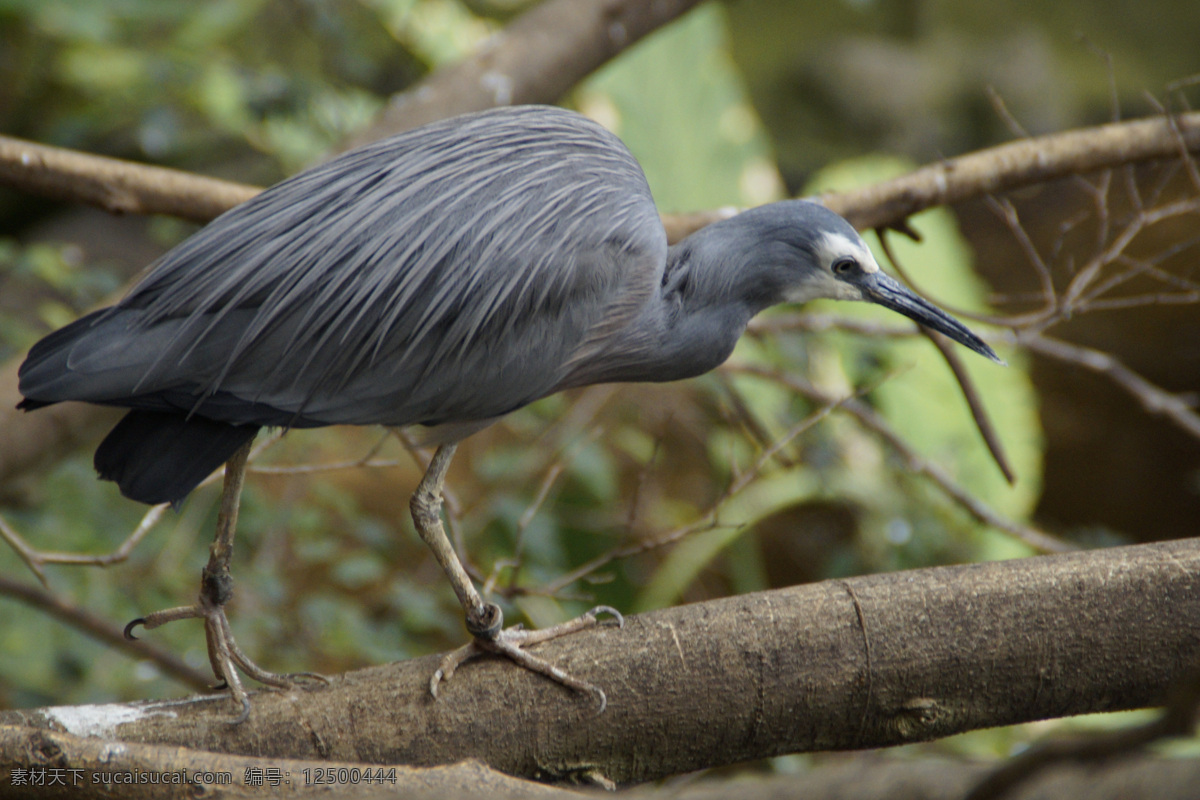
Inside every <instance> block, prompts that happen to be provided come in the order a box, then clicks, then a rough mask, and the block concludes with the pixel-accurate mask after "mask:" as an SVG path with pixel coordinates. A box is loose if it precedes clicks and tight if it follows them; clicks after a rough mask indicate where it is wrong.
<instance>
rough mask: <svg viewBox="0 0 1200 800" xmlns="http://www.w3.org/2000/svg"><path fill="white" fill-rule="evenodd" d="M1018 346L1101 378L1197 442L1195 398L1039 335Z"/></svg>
mask: <svg viewBox="0 0 1200 800" xmlns="http://www.w3.org/2000/svg"><path fill="white" fill-rule="evenodd" d="M1017 343H1018V344H1021V345H1022V346H1024V347H1027V348H1029V349H1030V350H1031V351H1033V352H1034V353H1037V354H1039V355H1043V356H1047V357H1049V358H1054V359H1057V360H1059V361H1063V362H1066V363H1070V364H1075V365H1077V366H1080V367H1083V368H1084V369H1087V370H1090V371H1092V372H1095V373H1097V374H1100V375H1104V376H1105V377H1107V378H1108V379H1109V380H1111V381H1112V382H1113V383H1115V384H1116V385H1117V386H1120V387H1121V388H1122V389H1124V390H1125V391H1126V392H1128V393H1129V394H1130V395H1132V396H1133V398H1134V399H1136V400H1137V401H1138V403H1140V404H1141V406H1142V408H1143V409H1145V411H1146V412H1147V413H1149V414H1155V415H1159V416H1163V417H1166V418H1167V419H1169V420H1171V421H1172V422H1174V423H1175V424H1176V425H1178V426H1179V427H1180V428H1182V429H1183V430H1185V431H1187V432H1188V433H1189V434H1190V435H1192V436H1194V437H1196V438H1198V439H1200V414H1197V413H1196V409H1195V406H1196V401H1195V398H1193V397H1189V396H1186V395H1178V394H1172V393H1170V392H1168V391H1166V390H1164V389H1162V388H1160V387H1158V386H1155V385H1154V384H1153V383H1151V382H1150V381H1148V380H1146V379H1145V378H1143V377H1142V376H1141V375H1139V374H1138V373H1137V372H1135V371H1133V370H1132V369H1130V368H1129V367H1127V366H1126V365H1125V364H1123V363H1122V362H1121V360H1120V359H1118V358H1117V357H1116V356H1113V355H1110V354H1108V353H1105V352H1103V351H1100V350H1095V349H1092V348H1090V347H1084V346H1082V345H1077V344H1071V343H1069V342H1064V341H1062V340H1060V339H1052V338H1050V337H1048V336H1043V335H1040V334H1025V333H1021V334H1018V336H1017Z"/></svg>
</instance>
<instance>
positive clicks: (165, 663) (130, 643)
mask: <svg viewBox="0 0 1200 800" xmlns="http://www.w3.org/2000/svg"><path fill="white" fill-rule="evenodd" d="M0 594H3V595H5V596H7V597H12V598H14V599H16V600H20V601H21V602H22V603H25V604H26V605H28V606H30V607H32V608H35V609H37V610H38V611H43V612H45V613H47V614H49V615H50V616H52V617H55V618H57V619H59V620H61V621H62V622H65V623H66V624H67V625H70V626H71V627H72V628H75V629H77V630H80V631H83V632H84V633H86V634H87V635H89V636H91V637H93V638H95V639H98V640H100V641H101V642H104V643H105V644H106V645H108V646H109V647H113V648H115V649H117V650H119V651H122V652H125V653H127V654H129V655H131V656H133V657H135V658H144V659H147V660H149V661H152V662H153V663H154V664H155V665H157V666H158V668H159V669H160V670H161V671H162V672H163V674H165V675H167V676H169V677H171V678H174V679H175V680H177V681H179V682H180V683H182V684H184V685H185V686H188V687H190V688H192V689H197V690H200V691H206V690H208V689H209V684H210V683H211V676H210V675H207V674H205V673H203V672H200V671H199V670H195V669H192V668H191V667H190V666H188V665H187V663H185V662H184V661H182V660H181V659H179V658H177V657H176V656H174V655H172V654H170V653H168V652H167V651H165V650H163V649H161V648H159V647H156V646H155V645H153V644H151V643H150V642H148V641H145V640H143V639H127V638H125V635H124V633H123V629H122V627H120V626H117V625H114V624H112V623H111V622H109V621H108V620H105V619H101V618H100V617H97V616H96V615H94V614H92V613H90V612H88V611H86V610H84V609H81V608H78V607H76V606H74V605H72V604H71V603H68V602H67V601H66V600H63V599H62V598H60V597H56V596H55V595H53V594H51V593H50V592H49V591H47V590H45V589H41V588H38V587H36V586H29V585H27V584H23V583H18V582H17V581H14V580H12V579H11V578H8V577H6V576H4V575H0Z"/></svg>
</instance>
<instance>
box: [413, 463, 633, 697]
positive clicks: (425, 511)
mask: <svg viewBox="0 0 1200 800" xmlns="http://www.w3.org/2000/svg"><path fill="white" fill-rule="evenodd" d="M456 448H457V445H456V444H444V445H442V446H440V447H439V448H438V449H437V452H435V453H434V455H433V460H432V461H430V462H429V468H428V469H427V470H426V471H425V477H424V478H422V479H421V483H420V484H418V486H417V490H416V491H415V492H414V493H413V496H412V501H411V503H410V506H411V508H412V516H413V523H414V525H415V526H416V529H417V533H418V534H419V535H420V536H421V539H423V540H424V541H425V544H427V545H429V549H430V550H432V551H433V556H434V558H436V559H437V561H438V563H439V564H441V566H442V570H444V571H445V573H446V577H448V578H449V579H450V585H451V586H453V587H454V593H455V594H456V595H458V601H459V602H460V603H461V604H462V607H463V610H464V611H465V612H466V624H467V630H468V631H469V632H470V633H471V637H472V639H471V641H470V642H469V643H468V644H466V645H464V646H462V647H460V648H458V649H457V650H455V651H453V652H451V653H448V654H446V656H445V657H443V658H442V661H441V664H439V666H438V668H437V671H435V672H434V673H433V677H431V678H430V680H429V693H430V694H432V695H433V696H434V697H435V698H436V697H437V693H438V684H440V683H441V682H442V681H448V680H450V678H451V676H452V675H454V671H455V670H456V669H457V668H458V666H459V665H460V664H462V663H463V662H464V661H467V660H469V659H472V658H474V657H475V656H479V655H483V654H484V653H495V654H497V655H503V656H505V657H507V658H509V659H510V660H512V661H514V662H516V663H517V664H520V665H521V666H523V667H525V668H526V669H528V670H532V671H534V672H539V673H541V674H542V675H545V676H546V677H548V678H550V679H551V680H554V681H557V682H558V683H561V684H563V685H564V686H568V687H570V688H572V689H575V690H576V691H580V692H588V693H590V694H592V695H594V696H595V697H596V699H597V701H598V702H599V705H600V710H601V711H603V710H604V706H605V705H606V704H607V702H608V701H607V699H606V698H605V696H604V692H603V691H602V690H601V689H600V688H599V687H597V686H594V685H592V684H591V683H588V682H587V681H583V680H579V679H578V678H575V677H572V676H571V675H569V674H567V673H566V672H564V671H563V670H562V669H560V668H559V667H556V666H554V665H553V664H551V663H550V662H548V661H546V660H544V659H541V658H538V657H537V656H535V655H533V654H532V653H529V652H527V651H525V650H523V649H521V648H523V647H527V646H529V645H533V644H537V643H539V642H544V641H547V640H549V639H554V638H557V637H559V636H565V635H567V634H570V633H575V632H576V631H581V630H584V629H585V628H590V627H592V626H593V625H595V624H596V616H597V615H598V614H600V613H608V614H611V615H612V616H613V617H615V618H616V620H617V623H618V624H620V625H623V624H624V619H623V618H622V617H621V614H620V613H619V612H618V611H617V610H616V609H613V608H609V607H608V606H597V607H596V608H593V609H592V610H591V611H589V612H587V613H586V614H583V615H582V616H579V617H576V618H575V619H573V620H569V621H567V622H564V623H561V624H559V625H554V626H553V627H550V628H544V629H542V630H537V631H530V630H525V629H524V628H522V627H521V626H520V625H516V626H514V627H511V628H507V629H506V628H505V627H504V614H503V612H502V611H501V610H500V607H499V606H498V605H496V604H495V603H485V602H484V601H483V598H481V597H480V596H479V592H477V591H476V590H475V584H473V583H472V582H471V577H470V576H469V575H467V571H466V570H465V569H463V565H462V562H461V561H459V559H458V555H457V554H456V553H455V552H454V548H453V546H451V544H450V540H449V539H448V538H447V537H446V531H445V529H444V528H443V527H442V518H441V509H442V486H443V484H444V483H445V480H446V471H447V470H448V469H449V468H450V460H451V459H452V458H453V457H454V451H455V449H456Z"/></svg>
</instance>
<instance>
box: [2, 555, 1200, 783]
mask: <svg viewBox="0 0 1200 800" xmlns="http://www.w3.org/2000/svg"><path fill="white" fill-rule="evenodd" d="M1198 576H1200V541H1194V540H1188V541H1179V542H1166V543H1161V544H1155V545H1142V546H1137V547H1123V548H1113V549H1109V550H1101V551H1090V552H1084V553H1070V554H1065V555H1056V556H1041V557H1036V558H1028V559H1022V560H1015V561H1004V562H994V563H985V564H972V565H967V566H957V567H939V568H934V569H923V570H914V571H910V572H901V573H892V574H886V575H874V576H867V577H860V578H852V579H848V580H837V581H825V582H822V583H818V584H811V585H805V586H797V587H792V588H790V589H782V590H776V591H772V592H762V593H757V594H751V595H744V596H739V597H733V598H728V599H724V600H718V601H711V602H707V603H701V604H696V605H690V606H683V607H679V608H673V609H668V610H664V611H659V612H654V613H651V614H645V615H640V616H638V617H634V618H631V619H630V620H629V621H628V623H627V625H626V626H625V628H624V630H618V629H616V628H611V627H605V628H600V629H596V630H593V631H589V632H585V633H581V634H578V635H576V636H574V637H570V638H569V639H567V640H559V641H557V642H552V643H548V644H546V645H544V646H542V647H541V648H540V649H539V653H540V654H541V655H543V656H545V657H547V658H549V659H551V660H553V661H554V662H556V663H559V664H561V665H562V666H564V667H565V668H566V669H568V670H569V671H570V672H571V673H572V674H575V675H579V676H580V677H582V678H584V679H587V680H592V681H595V682H597V683H598V684H599V685H601V686H603V688H604V689H605V691H606V692H607V694H608V700H609V703H608V710H607V711H606V712H605V713H603V714H600V715H595V714H594V710H593V706H592V705H591V704H589V703H588V702H587V701H586V699H581V698H579V697H577V696H575V695H573V694H571V693H570V692H568V691H566V690H564V689H563V688H562V687H561V686H558V685H556V684H553V683H551V682H549V681H547V680H545V679H543V678H541V677H539V676H536V675H533V674H530V673H528V672H526V671H524V670H517V669H513V668H512V666H511V665H510V664H507V663H503V662H500V661H497V660H486V661H481V662H478V663H475V662H472V664H470V665H468V666H467V667H465V668H464V669H463V670H461V671H460V672H459V673H458V674H456V675H455V678H454V681H453V682H452V683H450V684H448V685H447V686H446V687H444V690H443V695H442V699H441V700H439V701H436V702H435V701H433V700H432V699H431V698H430V697H429V695H428V679H429V675H430V673H431V671H432V670H433V669H434V667H435V665H436V663H437V658H436V657H427V658H422V659H416V660H413V661H408V662H403V663H399V664H392V665H388V666H382V667H376V668H372V669H367V670H363V671H360V672H355V673H350V674H347V675H344V676H338V677H336V678H335V679H334V680H333V683H332V684H331V685H330V686H329V687H324V688H320V689H305V690H296V691H292V692H260V693H259V694H257V695H256V696H255V697H254V710H253V713H252V714H251V716H250V719H249V721H247V722H246V723H244V724H242V725H239V726H237V727H233V728H231V727H230V725H229V724H228V720H229V718H230V716H231V715H232V713H233V711H234V709H233V707H232V705H231V703H230V701H229V699H228V698H227V697H225V696H219V697H205V698H196V699H193V700H181V701H171V702H157V703H139V704H132V705H120V706H117V705H114V706H104V707H89V708H88V709H86V711H87V714H86V715H84V716H80V714H79V713H78V712H75V711H73V710H72V709H41V710H30V711H10V712H4V713H0V724H7V725H15V726H20V727H35V728H46V729H54V730H64V729H66V730H67V732H75V733H81V732H82V733H90V734H92V735H99V736H105V737H109V738H113V739H119V740H122V741H129V742H138V743H147V744H177V745H186V746H189V747H195V748H199V749H205V750H213V751H216V752H223V753H230V754H239V755H249V756H258V757H270V758H285V757H287V758H301V759H318V760H325V759H330V760H338V761H354V762H366V763H404V764H412V765H435V764H447V763H452V762H455V761H460V760H462V759H467V758H477V759H480V760H482V761H484V762H485V763H487V764H489V765H491V766H492V767H495V768H496V769H499V770H502V771H504V772H507V773H510V774H515V775H523V776H527V777H538V778H564V777H579V776H582V775H585V774H597V773H598V774H599V775H603V776H606V777H607V778H609V779H612V780H613V781H616V782H618V783H631V782H639V781H646V780H652V779H655V778H659V777H663V776H666V775H672V774H677V773H681V772H687V771H691V770H695V769H700V768H702V767H710V766H717V765H720V764H728V763H735V762H740V761H745V760H748V759H757V758H763V757H767V756H773V755H778V754H781V753H790V752H798V751H810V750H840V749H862V748H869V747H882V746H888V745H894V744H900V743H904V742H913V741H923V740H928V739H933V738H939V737H943V736H949V735H952V734H955V733H960V732H963V731H968V730H974V729H978V728H983V727H992V726H997V725H1009V724H1014V723H1018V722H1025V721H1030V720H1037V719H1045V718H1049V717H1059V716H1065V715H1071V714H1081V713H1088V712H1096V711H1114V710H1119V709H1128V708H1139V707H1144V706H1148V705H1153V704H1156V703H1158V702H1160V701H1161V699H1162V698H1163V697H1164V696H1165V693H1166V691H1167V689H1168V687H1169V686H1170V685H1171V683H1172V681H1173V680H1175V679H1176V678H1177V677H1178V676H1179V675H1181V674H1183V673H1184V672H1185V671H1186V670H1187V669H1188V668H1189V667H1190V666H1191V665H1192V664H1193V663H1194V662H1195V660H1196V658H1197V656H1198V655H1200V652H1198V648H1200V644H1198V643H1200V591H1197V589H1198V588H1200V577H1198ZM297 666H302V665H297ZM13 758H17V759H18V762H17V763H19V758H20V754H19V753H7V752H0V763H4V762H6V761H9V762H11V761H12V759H13Z"/></svg>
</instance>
